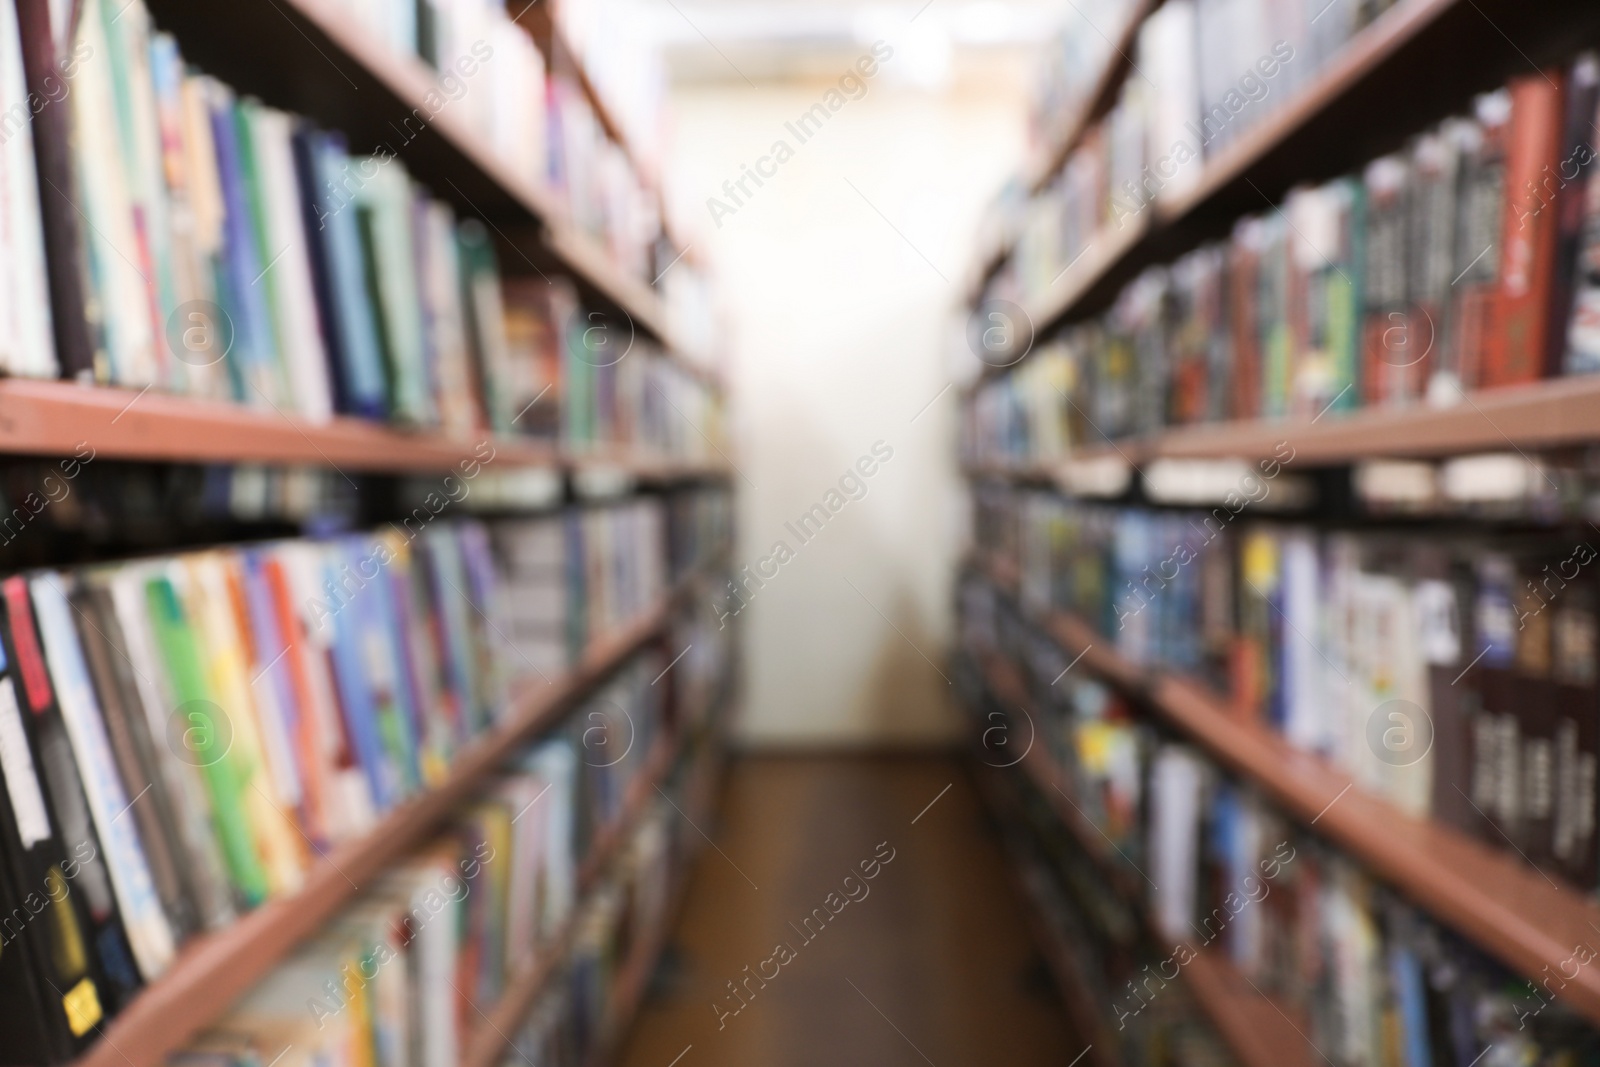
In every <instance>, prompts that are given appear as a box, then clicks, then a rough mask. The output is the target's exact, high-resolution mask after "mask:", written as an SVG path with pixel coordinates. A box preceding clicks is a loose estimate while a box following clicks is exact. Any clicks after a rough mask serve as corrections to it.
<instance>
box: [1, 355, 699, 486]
mask: <svg viewBox="0 0 1600 1067" xmlns="http://www.w3.org/2000/svg"><path fill="white" fill-rule="evenodd" d="M491 448H492V449H493V452H490V451H489V449H491ZM91 450H92V451H91ZM0 453H3V454H12V455H26V456H72V455H78V456H92V457H93V458H95V459H119V460H145V461H151V462H166V463H261V464H272V465H283V466H302V465H303V466H320V467H334V468H337V469H339V470H349V471H372V472H384V473H425V472H428V471H447V470H451V469H460V465H461V464H462V463H464V462H468V461H476V462H479V463H482V465H483V469H485V470H496V469H504V468H507V467H562V468H566V469H573V470H577V469H583V468H586V467H592V466H605V467H607V468H609V469H612V470H617V471H621V472H623V473H625V474H627V475H629V476H632V477H634V478H637V479H639V480H641V481H651V482H664V481H683V480H688V479H693V478H726V477H729V476H730V469H729V467H728V466H727V464H726V463H725V462H722V461H721V460H719V461H717V462H714V463H695V462H687V461H678V460H671V459H664V458H661V457H658V456H651V455H643V456H641V455H634V454H631V453H627V452H621V451H615V450H607V451H604V452H600V453H583V454H579V455H574V454H570V453H563V452H560V451H558V450H557V449H556V448H555V447H554V446H552V445H549V444H543V443H540V442H535V441H529V440H519V439H516V438H505V437H488V436H486V437H481V438H478V439H476V440H461V439H456V438H451V437H446V436H444V435H442V434H439V433H435V432H426V431H407V430H401V429H396V428H394V427H390V426H385V425H384V424H382V423H378V422H372V421H369V420H367V419H355V418H344V417H339V418H335V419H333V420H332V421H330V422H326V423H316V422H309V421H307V420H305V419H302V418H299V417H297V416H293V415H287V414H284V413H282V412H279V411H274V410H272V409H262V408H252V407H247V406H245V405H243V404H229V403H225V402H221V401H214V400H197V399H194V398H191V397H184V396H172V395H170V394H166V393H159V392H157V391H155V390H154V389H150V390H146V391H143V392H141V391H139V390H137V389H123V388H117V387H110V386H90V385H79V384H78V383H76V382H66V381H34V380H30V379H26V378H5V379H0ZM485 456H492V457H493V458H492V459H490V460H485V459H484V457H485Z"/></svg>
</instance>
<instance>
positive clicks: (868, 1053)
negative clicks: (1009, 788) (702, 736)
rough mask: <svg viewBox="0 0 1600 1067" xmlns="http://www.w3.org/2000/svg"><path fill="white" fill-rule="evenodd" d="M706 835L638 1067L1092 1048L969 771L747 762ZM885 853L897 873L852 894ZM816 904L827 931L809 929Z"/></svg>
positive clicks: (842, 761) (1041, 1059)
mask: <svg viewBox="0 0 1600 1067" xmlns="http://www.w3.org/2000/svg"><path fill="white" fill-rule="evenodd" d="M947 786H948V790H946V787H947ZM941 791H944V792H942V795H941ZM935 798H937V800H935ZM930 804H931V806H930ZM913 820H915V822H913ZM703 829H704V830H705V831H706V832H707V833H709V834H711V835H712V839H713V841H714V842H715V844H716V846H717V847H716V848H715V849H711V848H707V849H704V850H703V851H702V852H701V854H700V859H699V860H698V863H697V867H696V869H695V871H694V873H693V875H692V881H691V883H690V888H689V894H688V897H687V901H686V903H685V905H684V910H683V913H682V915H681V916H680V919H679V923H678V927H677V931H676V934H675V937H674V941H673V946H672V948H671V949H670V950H669V952H668V955H667V957H666V959H665V960H664V962H663V965H662V968H661V969H660V971H659V972H658V973H657V975H656V980H655V983H654V988H653V991H652V995H651V996H650V998H649V999H648V1000H647V1001H646V1004H645V1006H644V1008H643V1010H642V1011H641V1013H640V1016H639V1019H638V1022H637V1023H636V1024H635V1027H634V1030H633V1032H632V1034H631V1035H630V1037H629V1040H628V1041H627V1043H626V1045H625V1047H624V1050H623V1053H622V1055H621V1057H620V1060H619V1062H620V1063H621V1064H623V1065H625V1067H671V1065H674V1064H675V1067H721V1065H729V1067H732V1065H738V1067H817V1065H821V1064H827V1065H842V1064H863V1065H868V1064H870V1065H873V1067H882V1065H900V1064H904V1065H907V1067H922V1065H924V1064H932V1065H934V1067H958V1065H963V1064H974V1065H976V1064H1007V1065H1016V1067H1028V1065H1032V1064H1040V1065H1043V1064H1053V1065H1056V1067H1060V1065H1062V1064H1066V1063H1069V1062H1071V1061H1072V1059H1073V1058H1074V1057H1075V1056H1077V1054H1078V1053H1079V1052H1081V1051H1082V1044H1081V1043H1080V1042H1078V1040H1077V1038H1076V1037H1074V1036H1073V1035H1072V1034H1071V1032H1070V1031H1069V1030H1068V1027H1067V1023H1066V1022H1065V1020H1064V1018H1063V1014H1062V1011H1061V1009H1060V1007H1059V1001H1058V999H1057V995H1056V993H1055V991H1054V988H1053V987H1051V986H1050V985H1049V979H1048V977H1046V973H1047V972H1045V970H1044V965H1043V963H1042V961H1041V960H1040V959H1039V958H1038V956H1037V954H1036V953H1035V951H1034V948H1033V946H1032V944H1031V943H1030V941H1029V940H1028V935H1027V932H1026V929H1025V927H1024V920H1023V917H1022V914H1021V912H1020V908H1021V906H1022V905H1021V902H1020V901H1019V899H1018V898H1017V895H1016V892H1015V890H1014V889H1013V887H1012V884H1011V882H1010V881H1009V875H1008V873H1007V870H1006V868H1005V867H1004V865H1003V864H1004V862H1005V861H1004V857H1003V856H1002V855H1001V853H1000V849H999V843H998V841H996V840H995V838H994V837H993V836H992V835H991V833H990V832H989V830H988V828H987V827H986V825H985V823H984V821H983V816H982V812H981V809H980V807H979V799H978V797H977V795H976V794H975V793H974V791H973V788H972V786H971V784H970V782H969V780H968V778H967V777H966V772H965V770H964V768H963V766H962V764H961V763H959V762H958V761H956V760H953V759H947V758H941V757H911V756H887V757H849V756H843V757H835V756H828V757H811V756H808V757H745V758H743V759H740V760H737V761H735V762H734V764H733V765H732V768H731V771H730V774H729V779H728V784H727V789H726V791H725V793H724V794H723V797H722V806H721V817H720V823H719V825H718V826H715V827H713V826H705V827H703ZM875 853H878V854H881V855H883V856H890V855H892V857H893V858H892V859H891V860H890V861H889V862H888V863H887V864H886V865H884V866H882V867H881V869H879V870H878V871H877V877H876V878H874V879H873V880H871V881H869V882H864V883H863V882H861V881H858V880H852V881H851V882H849V883H846V882H845V879H846V877H847V876H848V875H851V874H852V873H855V874H857V875H858V876H859V873H860V872H859V869H858V865H859V864H860V863H861V861H863V860H867V861H870V860H872V859H873V858H874V854H875ZM830 893H832V894H837V895H836V896H834V897H833V898H832V899H831V900H830V899H829V894H830ZM863 893H864V894H865V895H863ZM847 894H851V895H854V896H855V897H858V898H860V899H858V900H855V901H849V900H848V899H847ZM813 909H821V911H820V914H821V915H826V916H829V917H830V920H831V921H829V922H828V923H827V924H826V925H825V926H824V925H822V924H821V922H820V921H819V920H818V919H817V918H813V920H812V923H811V924H810V926H809V927H802V921H803V920H804V919H805V917H806V916H807V915H811V914H813ZM830 909H838V914H837V915H832V914H831V911H830ZM791 924H793V925H791ZM808 938H809V940H808ZM780 944H782V945H785V946H787V947H788V948H789V949H790V950H792V952H793V956H792V958H790V957H788V955H787V954H781V955H775V950H776V948H777V946H778V945H780ZM783 959H787V962H786V963H784V962H781V961H782V960H783ZM746 966H748V967H749V968H750V969H749V971H746V970H745V968H746ZM758 972H764V973H765V975H767V976H768V978H769V980H767V981H765V983H764V987H763V983H762V981H761V979H760V978H759V977H751V976H753V975H758ZM774 972H776V974H775V975H774ZM730 981H737V982H738V983H739V986H740V993H741V995H742V998H743V999H742V1000H741V999H735V997H734V995H733V994H732V993H730V992H729V988H728V985H727V983H728V982H730ZM746 1001H747V1002H748V1003H745V1002H746ZM742 1003H743V1004H744V1006H743V1007H742V1009H740V1010H739V1011H738V1013H737V1014H733V1012H734V1009H736V1008H739V1006H740V1005H741V1004H742ZM718 1005H720V1008H721V1012H725V1013H727V1014H726V1015H719V1010H718V1007H717V1006H718ZM685 1050H687V1051H685ZM680 1055H681V1057H682V1058H681V1059H675V1057H679V1056H680Z"/></svg>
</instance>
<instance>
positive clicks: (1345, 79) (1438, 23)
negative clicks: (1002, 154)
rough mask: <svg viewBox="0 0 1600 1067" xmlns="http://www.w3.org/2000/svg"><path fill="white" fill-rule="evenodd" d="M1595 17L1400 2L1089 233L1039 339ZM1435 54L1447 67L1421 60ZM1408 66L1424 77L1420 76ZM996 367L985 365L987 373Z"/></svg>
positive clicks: (1109, 78) (1040, 307)
mask: <svg viewBox="0 0 1600 1067" xmlns="http://www.w3.org/2000/svg"><path fill="white" fill-rule="evenodd" d="M1597 20H1600V11H1597V10H1596V9H1595V8H1594V7H1593V5H1585V4H1582V3H1580V2H1578V0H1551V2H1549V3H1542V4H1538V5H1527V4H1522V5H1517V4H1515V3H1512V2H1510V0H1483V2H1481V3H1480V2H1477V0H1400V2H1399V3H1397V4H1396V5H1395V6H1394V7H1392V8H1391V9H1389V10H1388V11H1386V12H1384V13H1383V14H1382V15H1380V16H1379V17H1378V18H1377V20H1376V21H1374V22H1373V24H1372V25H1370V26H1368V27H1366V28H1365V29H1364V30H1362V31H1361V32H1360V33H1359V34H1358V35H1357V36H1356V37H1355V38H1354V39H1352V40H1351V42H1350V43H1349V45H1348V46H1347V47H1346V48H1345V49H1344V50H1343V51H1341V52H1340V54H1339V55H1338V56H1337V57H1335V58H1334V59H1333V60H1332V61H1331V62H1330V63H1329V64H1328V65H1327V66H1326V67H1325V68H1324V69H1323V70H1322V71H1320V72H1319V73H1318V75H1317V76H1316V77H1315V78H1314V79H1313V80H1312V82H1311V83H1310V84H1308V85H1306V86H1303V87H1302V88H1301V89H1300V90H1299V91H1298V92H1297V94H1296V95H1295V96H1294V97H1293V98H1292V99H1290V100H1289V101H1288V102H1287V103H1285V104H1283V105H1282V106H1280V107H1278V108H1277V109H1276V110H1275V111H1273V112H1272V114H1271V115H1270V116H1268V117H1267V118H1265V119H1263V120H1262V121H1261V122H1260V123H1259V124H1257V125H1255V126H1253V127H1251V128H1250V129H1249V130H1248V131H1246V133H1244V134H1243V135H1241V137H1240V138H1239V139H1238V140H1237V141H1235V142H1234V143H1233V144H1231V145H1229V146H1228V147H1227V148H1226V149H1225V150H1224V151H1223V152H1221V153H1220V154H1218V155H1217V156H1214V157H1213V158H1211V159H1209V160H1207V161H1206V162H1205V163H1204V166H1203V171H1202V173H1201V176H1200V178H1199V180H1198V181H1197V182H1196V183H1195V185H1194V187H1193V188H1192V189H1191V190H1190V191H1189V192H1188V193H1187V194H1185V195H1184V196H1182V197H1172V198H1168V199H1166V200H1160V199H1158V200H1157V202H1156V203H1155V204H1154V205H1153V206H1151V207H1150V208H1148V209H1146V210H1144V211H1143V212H1141V213H1140V214H1139V216H1137V221H1136V222H1135V223H1130V225H1128V226H1124V227H1122V228H1120V229H1106V230H1103V231H1102V232H1101V233H1099V234H1098V235H1097V236H1096V237H1094V238H1093V239H1092V240H1091V242H1090V244H1089V246H1088V251H1087V252H1086V253H1085V255H1084V259H1083V260H1082V261H1080V262H1079V263H1077V264H1076V265H1074V266H1073V267H1072V268H1071V269H1070V270H1068V271H1066V272H1064V273H1063V275H1062V276H1060V277H1058V278H1056V279H1055V280H1054V281H1053V282H1052V283H1051V285H1050V287H1049V290H1048V291H1047V292H1046V293H1044V294H1042V295H1040V296H1037V297H1036V298H1034V299H1033V300H1031V301H1030V303H1029V306H1028V307H1027V308H1026V309H1025V310H1026V311H1027V312H1028V315H1029V317H1030V319H1031V321H1032V323H1033V327H1034V330H1035V333H1036V335H1040V336H1042V335H1044V334H1047V333H1048V332H1049V331H1050V330H1051V329H1053V328H1054V327H1055V326H1057V325H1059V324H1061V323H1064V322H1067V321H1072V320H1077V319H1081V318H1084V317H1087V316H1089V315H1092V314H1094V313H1096V312H1098V311H1100V310H1102V309H1103V308H1105V307H1106V306H1108V305H1109V304H1110V303H1111V301H1112V300H1113V299H1114V298H1115V296H1116V295H1117V293H1118V292H1119V291H1120V290H1121V289H1122V287H1123V286H1124V285H1125V284H1126V283H1127V282H1129V281H1130V280H1132V279H1133V278H1134V276H1135V275H1137V274H1138V273H1139V272H1140V271H1141V270H1143V269H1144V268H1145V267H1148V266H1151V265H1154V264H1157V263H1164V262H1168V261H1170V260H1172V259H1174V258H1176V257H1177V256H1179V255H1180V254H1182V253H1183V252H1185V251H1188V250H1189V249H1191V248H1193V247H1195V246H1196V245H1198V244H1200V243H1201V242H1203V241H1205V240H1208V239H1212V238H1216V237H1220V236H1223V235H1224V234H1226V233H1227V232H1228V230H1229V229H1230V228H1231V226H1232V225H1233V222H1234V220H1236V219H1237V218H1239V217H1240V216H1241V215H1244V214H1247V213H1252V212H1261V211H1263V210H1267V209H1270V208H1271V207H1272V206H1273V205H1274V204H1276V203H1277V202H1278V201H1279V199H1280V198H1281V197H1282V196H1283V194H1284V193H1286V192H1287V191H1288V190H1289V189H1290V188H1292V187H1293V186H1295V185H1298V184H1301V183H1308V182H1316V181H1321V180H1325V179H1328V178H1332V177H1334V176H1336V175H1339V174H1342V173H1346V172H1349V171H1352V170H1355V169H1357V168H1359V167H1360V166H1361V165H1363V164H1364V163H1365V162H1366V161H1368V160H1370V159H1372V158H1374V157H1376V156H1378V155H1381V154H1382V153H1384V152H1387V151H1390V150H1392V149H1394V148H1396V147H1398V146H1399V145H1400V144H1401V143H1403V142H1404V141H1405V139H1406V138H1407V137H1409V136H1410V135H1412V134H1413V133H1415V132H1416V131H1417V130H1419V129H1421V128H1423V127H1424V126H1425V125H1427V124H1428V123H1429V122H1432V121H1435V120H1437V119H1439V118H1442V117H1444V116H1445V115H1447V114H1450V113H1451V112H1452V111H1454V110H1458V109H1460V108H1461V107H1463V106H1464V105H1466V103H1467V102H1468V101H1469V100H1470V99H1471V97H1472V94H1474V93H1476V92H1481V91H1484V90H1486V89H1490V88H1493V87H1495V86H1496V85H1499V84H1501V83H1502V82H1503V81H1504V80H1505V77H1506V76H1507V75H1508V74H1511V73H1514V72H1517V73H1520V72H1525V71H1527V70H1528V69H1529V68H1530V66H1531V65H1532V64H1534V63H1536V62H1538V61H1539V60H1540V59H1542V58H1543V57H1544V56H1545V55H1546V54H1547V53H1549V52H1551V51H1552V50H1553V49H1560V48H1562V47H1563V45H1564V43H1566V42H1570V41H1571V40H1573V39H1574V36H1575V35H1577V34H1579V33H1583V32H1592V30H1593V29H1594V27H1595V25H1596V22H1597ZM1508 23H1509V24H1510V25H1514V26H1516V27H1517V31H1518V35H1517V40H1516V42H1515V45H1516V47H1515V48H1508V47H1507V45H1506V41H1507V38H1506V37H1505V36H1504V34H1503V32H1502V31H1501V29H1500V26H1501V25H1503V24H1508ZM1446 55H1447V56H1450V57H1451V61H1450V62H1449V63H1440V62H1437V61H1430V57H1431V58H1432V59H1433V60H1436V59H1437V57H1439V56H1446ZM1529 57H1531V58H1529ZM1119 64H1120V60H1119V61H1118V63H1113V65H1112V68H1113V69H1112V70H1111V71H1109V72H1108V73H1107V74H1105V75H1103V76H1102V81H1103V82H1104V83H1105V84H1104V85H1103V86H1102V90H1103V92H1105V93H1107V94H1109V96H1110V97H1111V98H1114V96H1115V90H1116V86H1118V85H1120V80H1121V74H1119ZM1419 70H1426V71H1427V76H1426V77H1419V76H1418V74H1417V72H1418V71H1419ZM1124 73H1125V72H1124ZM1078 136H1079V137H1080V138H1081V133H1079V134H1078ZM1062 158H1063V159H1064V158H1065V154H1063V155H1062ZM1052 173H1053V172H1052ZM1033 181H1034V182H1035V185H1037V184H1038V182H1039V179H1037V178H1035V179H1033ZM1010 251H1011V249H1010V248H1009V247H1007V248H1004V249H1002V250H1001V253H1000V257H999V261H996V262H994V263H993V265H992V266H987V265H986V266H985V267H984V269H983V270H982V271H981V273H982V275H983V276H984V277H987V276H989V275H991V274H992V273H993V271H994V270H995V269H998V267H999V265H1000V262H1001V261H1003V260H1004V258H1005V257H1006V256H1008V255H1009V254H1010ZM1005 369H1006V368H986V369H985V372H984V377H986V378H992V377H994V376H996V375H998V374H1001V373H1004V371H1005Z"/></svg>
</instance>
